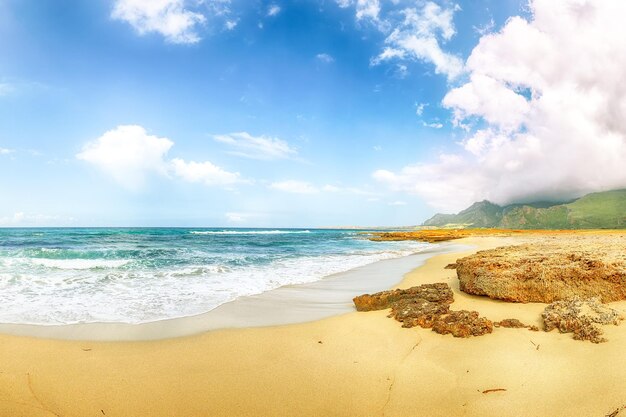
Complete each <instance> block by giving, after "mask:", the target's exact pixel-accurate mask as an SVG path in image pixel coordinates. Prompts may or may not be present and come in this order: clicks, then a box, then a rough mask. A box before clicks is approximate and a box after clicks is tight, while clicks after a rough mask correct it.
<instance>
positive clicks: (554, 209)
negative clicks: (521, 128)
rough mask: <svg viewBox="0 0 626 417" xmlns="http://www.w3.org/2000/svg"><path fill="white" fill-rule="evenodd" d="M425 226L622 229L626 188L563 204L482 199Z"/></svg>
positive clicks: (438, 216)
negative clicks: (497, 202) (505, 202)
mask: <svg viewBox="0 0 626 417" xmlns="http://www.w3.org/2000/svg"><path fill="white" fill-rule="evenodd" d="M423 226H434V227H450V226H454V227H488V228H490V227H500V228H506V229H594V228H599V229H621V228H626V190H615V191H605V192H600V193H592V194H587V195H586V196H584V197H581V198H579V199H576V200H574V201H572V202H568V203H563V204H554V203H545V202H538V203H531V204H512V205H508V206H504V207H503V206H499V205H497V204H493V203H490V202H489V201H481V202H478V203H474V204H472V205H471V206H470V207H468V208H467V209H465V210H463V211H461V212H459V213H458V214H436V215H435V216H433V217H432V218H430V219H428V220H426V221H425V222H424V223H423Z"/></svg>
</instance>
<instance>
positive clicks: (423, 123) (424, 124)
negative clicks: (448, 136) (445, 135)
mask: <svg viewBox="0 0 626 417" xmlns="http://www.w3.org/2000/svg"><path fill="white" fill-rule="evenodd" d="M422 126H424V127H431V128H433V129H441V128H442V127H443V124H441V123H439V122H431V123H428V122H422Z"/></svg>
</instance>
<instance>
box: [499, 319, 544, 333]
mask: <svg viewBox="0 0 626 417" xmlns="http://www.w3.org/2000/svg"><path fill="white" fill-rule="evenodd" d="M493 325H494V327H506V328H509V329H528V330H532V331H533V332H536V331H539V328H538V327H537V326H530V325H528V324H524V323H522V322H521V321H519V320H518V319H504V320H500V321H496V322H494V323H493Z"/></svg>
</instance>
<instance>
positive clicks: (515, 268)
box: [456, 238, 626, 303]
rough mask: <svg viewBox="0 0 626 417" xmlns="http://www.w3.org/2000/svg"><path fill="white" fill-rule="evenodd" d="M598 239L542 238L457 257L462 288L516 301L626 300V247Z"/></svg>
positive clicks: (462, 289) (476, 293)
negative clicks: (546, 240)
mask: <svg viewBox="0 0 626 417" xmlns="http://www.w3.org/2000/svg"><path fill="white" fill-rule="evenodd" d="M625 243H626V242H625V241H624V239H623V238H622V239H621V240H620V239H619V238H616V239H615V242H614V243H613V244H608V243H607V242H601V241H597V240H593V239H581V240H576V239H574V240H573V242H570V243H567V242H564V241H563V240H559V241H558V242H542V243H533V244H524V245H517V246H507V247H501V248H497V249H492V250H485V251H480V252H477V253H476V254H474V255H471V256H468V257H465V258H461V259H459V260H457V261H456V272H457V276H458V278H459V286H460V288H461V291H464V292H466V293H468V294H474V295H486V296H488V297H490V298H496V299H500V300H505V301H512V302H522V303H528V302H541V303H551V302H554V301H558V300H567V299H571V298H573V297H582V298H591V297H598V298H600V300H601V301H602V302H604V303H606V302H611V301H617V300H625V299H626V256H625V255H624V254H625V253H626V245H625Z"/></svg>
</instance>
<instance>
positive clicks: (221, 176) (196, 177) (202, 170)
mask: <svg viewBox="0 0 626 417" xmlns="http://www.w3.org/2000/svg"><path fill="white" fill-rule="evenodd" d="M171 166H172V171H173V172H174V174H175V175H176V176H178V177H180V178H181V179H183V180H185V181H188V182H199V183H202V184H204V185H208V186H216V185H217V186H228V185H234V184H238V183H242V182H244V181H243V180H242V179H241V175H240V174H239V173H238V172H228V171H225V170H223V169H222V168H220V167H218V166H217V165H214V164H212V163H211V162H208V161H205V162H195V161H190V162H187V161H184V160H182V159H179V158H175V159H172V161H171Z"/></svg>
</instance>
